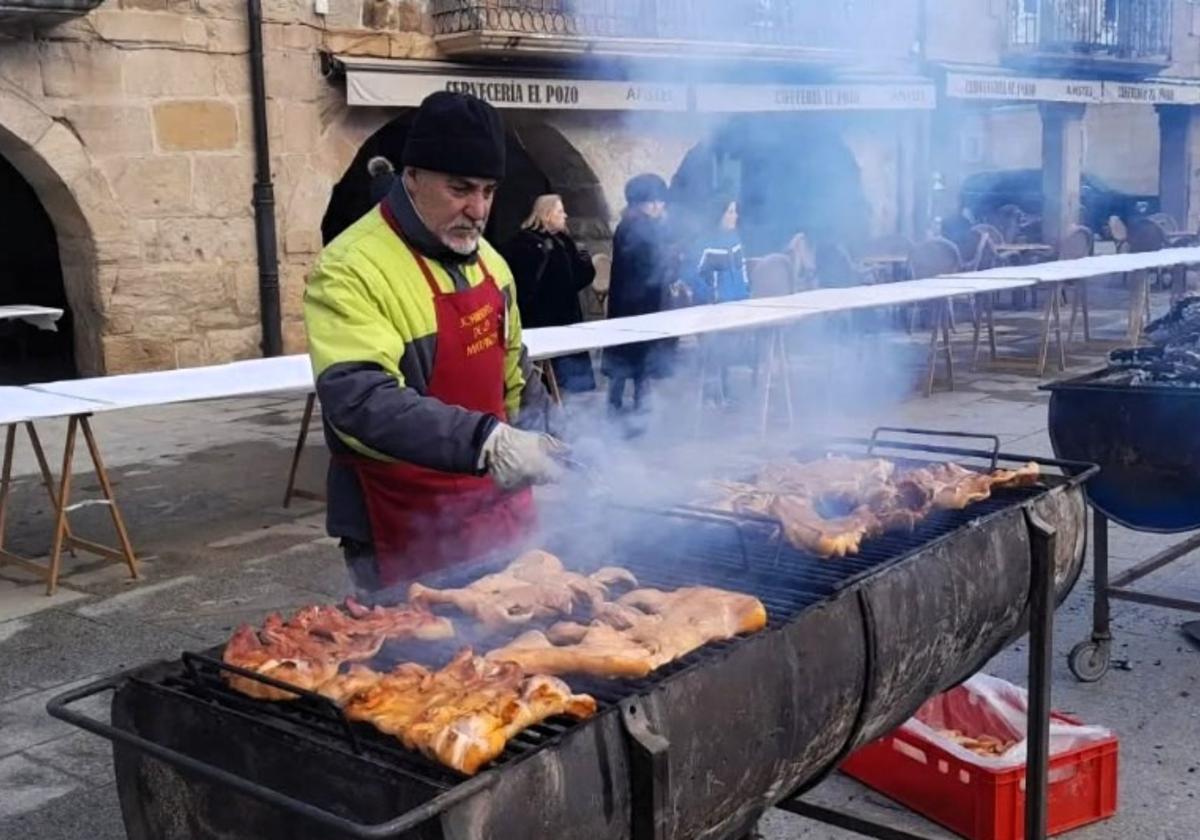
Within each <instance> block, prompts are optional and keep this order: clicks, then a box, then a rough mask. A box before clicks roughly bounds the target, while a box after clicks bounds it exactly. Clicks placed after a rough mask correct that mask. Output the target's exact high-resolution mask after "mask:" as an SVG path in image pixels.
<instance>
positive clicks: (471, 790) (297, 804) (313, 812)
mask: <svg viewBox="0 0 1200 840" xmlns="http://www.w3.org/2000/svg"><path fill="white" fill-rule="evenodd" d="M125 679H126V677H125V675H124V674H117V675H115V676H111V677H106V678H104V679H101V680H97V681H96V682H93V683H89V684H88V685H84V686H80V687H79V688H76V689H73V690H72V691H68V692H65V693H64V694H60V695H59V696H57V697H55V698H53V699H52V700H50V702H49V703H47V704H46V711H47V712H48V713H49V714H50V716H51V717H54V718H57V719H59V720H63V721H66V722H67V723H71V724H74V725H75V726H78V727H79V728H80V729H86V730H87V731H88V732H91V733H92V734H94V735H99V736H100V737H101V738H107V739H108V740H110V741H112V742H113V743H120V744H124V745H126V746H128V747H132V748H134V749H136V750H140V751H141V752H144V753H146V754H147V755H150V756H153V757H154V758H157V759H159V760H160V761H164V762H166V763H167V764H170V765H171V766H173V767H177V768H179V769H180V770H183V771H185V772H188V773H191V774H193V775H196V776H199V777H200V778H202V779H206V780H208V781H211V782H216V783H217V784H220V785H225V786H227V787H231V788H233V789H234V790H236V791H238V792H239V793H243V794H245V795H246V796H249V797H251V798H253V799H257V800H259V801H260V802H264V803H266V804H268V805H273V806H275V807H277V808H280V809H282V810H284V811H287V812H289V813H293V814H298V815H300V816H302V817H305V818H307V819H310V820H313V821H314V822H317V823H320V824H321V825H323V826H325V827H326V828H329V829H332V830H334V831H339V832H342V833H344V834H346V835H347V836H349V837H355V838H359V840H385V839H386V838H394V837H398V836H400V835H401V834H402V833H404V832H406V831H410V830H412V829H414V828H416V827H417V826H419V825H421V824H422V823H424V822H427V821H429V820H431V819H434V818H435V817H437V816H438V815H440V814H441V813H442V812H444V811H446V810H447V809H449V808H451V807H453V806H455V805H457V804H459V803H460V802H462V801H464V800H466V799H468V798H470V797H472V796H474V795H476V794H477V793H479V792H480V791H483V790H486V789H487V788H490V787H491V786H492V785H493V784H495V781H496V776H495V774H494V773H484V774H483V775H481V776H475V777H474V778H471V779H468V780H467V781H465V782H463V783H462V784H460V785H456V786H455V787H453V788H451V789H450V790H448V791H446V792H445V793H442V794H439V795H438V796H436V797H434V798H433V799H431V800H429V801H428V802H426V803H424V804H423V805H421V806H420V807H418V808H414V809H413V810H411V811H409V812H407V813H405V814H402V815H401V816H399V817H396V818H395V819H392V820H389V821H388V822H385V823H377V824H374V825H365V824H363V823H358V822H353V821H351V820H348V819H346V818H345V817H341V816H338V815H337V814H333V813H330V812H329V811H326V810H325V809H323V808H318V807H316V806H314V805H310V804H309V803H307V802H301V801H300V800H298V799H294V798H292V797H290V796H287V795H286V794H283V793H280V792H279V791H276V790H272V789H271V788H267V787H263V786H262V785H260V784H258V783H256V782H253V781H250V780H249V779H246V778H243V777H242V776H239V775H237V774H236V773H231V772H229V771H228V770H223V769H221V768H220V767H214V766H212V765H211V764H207V763H205V762H203V761H200V760H198V759H196V758H193V757H192V756H190V755H186V754H184V753H181V752H178V751H177V750H173V749H171V748H170V747H164V746H163V745H162V744H156V743H154V742H153V741H149V740H147V739H146V738H143V737H141V736H140V735H136V734H134V733H132V732H129V731H127V730H125V729H121V728H120V727H117V726H113V725H112V724H108V723H103V722H101V721H99V720H96V719H95V718H93V717H89V716H87V715H85V714H82V713H81V712H78V711H76V710H74V709H70V708H68V707H69V706H71V705H72V704H74V703H78V702H79V701H80V700H85V699H87V698H88V697H93V696H95V695H97V694H101V693H103V692H105V691H116V690H117V689H118V688H120V687H121V685H122V684H123V683H124V682H125Z"/></svg>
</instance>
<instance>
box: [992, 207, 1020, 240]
mask: <svg viewBox="0 0 1200 840" xmlns="http://www.w3.org/2000/svg"><path fill="white" fill-rule="evenodd" d="M985 221H987V222H989V223H991V224H993V225H995V226H996V227H997V228H999V229H1000V233H1001V235H1002V236H1003V238H1002V239H1001V241H1002V242H1015V241H1016V240H1017V234H1018V233H1019V232H1020V230H1021V225H1022V223H1024V221H1025V212H1024V211H1023V210H1022V209H1021V208H1020V207H1018V206H1017V205H1015V204H1005V205H1004V206H1003V207H998V208H997V209H996V210H995V211H993V212H992V213H991V214H989V216H988V217H987V219H986V220H985Z"/></svg>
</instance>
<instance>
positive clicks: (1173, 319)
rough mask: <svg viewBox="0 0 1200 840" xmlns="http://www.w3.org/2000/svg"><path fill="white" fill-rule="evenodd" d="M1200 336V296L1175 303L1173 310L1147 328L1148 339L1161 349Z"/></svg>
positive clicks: (1189, 297)
mask: <svg viewBox="0 0 1200 840" xmlns="http://www.w3.org/2000/svg"><path fill="white" fill-rule="evenodd" d="M1196 336H1200V295H1189V296H1188V297H1185V298H1182V299H1180V300H1178V301H1176V302H1175V304H1174V305H1173V306H1172V307H1171V310H1170V311H1169V312H1168V313H1167V314H1166V315H1164V316H1162V317H1161V318H1156V319H1155V320H1153V321H1151V322H1150V323H1149V324H1148V325H1147V326H1146V338H1148V339H1149V340H1150V341H1152V342H1153V343H1154V344H1155V345H1157V346H1159V347H1165V346H1167V345H1170V344H1175V343H1177V342H1182V341H1188V340H1189V339H1193V340H1194V339H1195V337H1196Z"/></svg>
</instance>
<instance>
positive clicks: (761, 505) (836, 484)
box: [705, 456, 1039, 557]
mask: <svg viewBox="0 0 1200 840" xmlns="http://www.w3.org/2000/svg"><path fill="white" fill-rule="evenodd" d="M1038 478H1039V469H1038V465H1037V464H1036V463H1032V462H1031V463H1029V464H1027V465H1025V466H1024V467H1021V468H1020V469H1017V470H994V471H992V472H991V473H980V472H976V471H974V470H969V469H966V468H965V467H961V466H959V465H958V464H953V463H945V464H935V465H931V466H926V467H919V468H914V469H908V470H903V469H900V468H898V467H897V466H896V464H894V463H893V462H891V461H888V460H885V459H882V458H858V459H852V458H846V457H844V456H830V457H829V458H826V459H824V460H820V461H811V462H808V463H799V462H794V461H788V462H783V463H779V464H772V465H770V466H768V467H765V468H763V469H762V470H761V471H760V472H759V474H758V475H757V476H756V477H755V480H754V482H753V483H739V482H728V481H725V482H714V483H713V485H714V488H715V490H716V491H717V493H718V496H717V498H716V499H715V501H708V502H706V503H705V504H707V506H709V507H713V508H715V509H717V510H724V511H729V512H733V513H741V514H753V515H757V516H762V517H768V518H772V519H776V520H778V522H779V524H780V527H781V529H782V531H783V535H784V538H785V539H787V541H788V542H789V543H791V544H792V545H793V546H795V547H796V548H798V549H800V550H802V551H809V552H812V553H813V554H816V555H817V556H819V557H845V556H847V555H850V554H857V553H858V552H859V551H860V550H861V547H862V543H863V541H864V540H866V539H870V538H871V537H876V536H879V535H881V534H884V533H887V532H889V531H904V530H906V531H911V530H912V529H913V528H915V527H916V525H917V524H918V523H919V522H920V521H921V520H922V519H924V518H925V517H926V516H928V515H929V514H930V513H932V512H933V511H935V510H961V509H962V508H965V507H967V506H968V505H970V504H973V503H975V502H979V501H983V500H984V499H987V498H988V497H990V496H991V493H992V490H993V488H996V487H1016V486H1027V485H1030V484H1035V483H1036V482H1037V481H1038Z"/></svg>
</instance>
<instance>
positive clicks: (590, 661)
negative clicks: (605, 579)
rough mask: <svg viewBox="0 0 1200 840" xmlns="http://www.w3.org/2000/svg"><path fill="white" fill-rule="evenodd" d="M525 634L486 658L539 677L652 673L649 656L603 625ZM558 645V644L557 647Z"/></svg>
mask: <svg viewBox="0 0 1200 840" xmlns="http://www.w3.org/2000/svg"><path fill="white" fill-rule="evenodd" d="M548 632H549V633H550V634H551V635H553V636H554V638H553V639H551V638H550V636H548V635H547V634H546V633H543V632H542V631H540V630H529V631H527V632H525V633H522V634H521V635H520V636H517V637H516V638H515V639H513V640H512V641H511V642H509V643H508V644H507V645H505V646H504V647H502V648H497V649H496V650H493V651H491V652H489V653H488V654H487V659H488V660H489V661H491V662H513V663H516V664H517V665H519V666H520V667H521V668H523V669H524V670H527V671H532V672H535V673H539V674H588V675H590V676H593V677H608V678H614V679H637V678H639V677H644V676H646V675H647V674H649V673H650V672H651V671H653V670H654V668H655V667H656V666H655V665H654V656H653V653H652V652H651V651H650V650H649V649H648V648H647V647H646V646H645V645H642V644H640V643H638V642H635V641H633V640H632V639H630V638H629V637H628V636H626V635H625V634H623V633H622V632H621V631H620V630H616V629H614V628H613V627H610V626H609V625H607V624H601V623H595V624H592V625H591V626H588V625H583V624H575V623H563V624H556V625H554V626H553V627H552V628H550V630H549V631H548ZM559 642H561V644H559Z"/></svg>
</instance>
